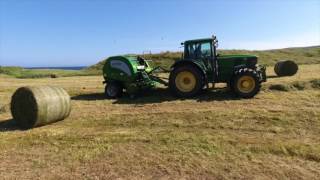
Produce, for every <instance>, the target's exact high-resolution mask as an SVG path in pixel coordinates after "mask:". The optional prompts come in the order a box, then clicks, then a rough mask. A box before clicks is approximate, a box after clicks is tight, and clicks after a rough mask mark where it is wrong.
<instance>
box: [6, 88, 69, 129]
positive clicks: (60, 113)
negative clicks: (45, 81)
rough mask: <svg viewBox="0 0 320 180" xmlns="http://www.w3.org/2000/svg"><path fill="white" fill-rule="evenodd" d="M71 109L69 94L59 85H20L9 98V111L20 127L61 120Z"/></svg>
mask: <svg viewBox="0 0 320 180" xmlns="http://www.w3.org/2000/svg"><path fill="white" fill-rule="evenodd" d="M70 111H71V102H70V96H69V95H68V93H67V92H66V91H65V90H64V89H63V88H59V87H52V86H30V87H21V88H19V89H18V90H16V92H15V93H14V94H13V96H12V99H11V113H12V116H13V119H14V121H16V122H17V124H18V125H19V126H20V127H21V128H26V129H28V128H32V127H38V126H42V125H46V124H50V123H53V122H56V121H59V120H63V119H65V118H66V117H68V116H69V114H70Z"/></svg>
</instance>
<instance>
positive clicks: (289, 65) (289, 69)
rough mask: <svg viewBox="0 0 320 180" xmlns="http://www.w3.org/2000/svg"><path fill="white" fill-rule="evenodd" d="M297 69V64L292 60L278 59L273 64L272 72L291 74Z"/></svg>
mask: <svg viewBox="0 0 320 180" xmlns="http://www.w3.org/2000/svg"><path fill="white" fill-rule="evenodd" d="M297 71H298V65H297V64H296V63H295V62H294V61H290V60H286V61H279V62H277V64H276V65H275V66H274V72H275V73H276V74H277V76H293V75H295V74H296V73H297Z"/></svg>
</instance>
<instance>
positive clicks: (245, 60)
mask: <svg viewBox="0 0 320 180" xmlns="http://www.w3.org/2000/svg"><path fill="white" fill-rule="evenodd" d="M217 59H218V61H234V64H235V65H240V64H245V65H247V66H249V67H252V66H255V65H256V64H257V62H258V57H257V56H254V55H218V56H217Z"/></svg>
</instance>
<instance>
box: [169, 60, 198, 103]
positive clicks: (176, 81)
mask: <svg viewBox="0 0 320 180" xmlns="http://www.w3.org/2000/svg"><path fill="white" fill-rule="evenodd" d="M202 86H203V75H202V73H201V72H200V71H199V70H198V69H197V68H196V67H194V66H191V65H186V66H178V67H177V68H174V69H173V71H171V73H170V77H169V88H170V90H171V92H172V93H173V94H174V95H176V96H178V97H182V98H187V97H192V96H194V95H196V94H197V93H199V92H200V90H201V89H202Z"/></svg>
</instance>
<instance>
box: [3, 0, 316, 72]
mask: <svg viewBox="0 0 320 180" xmlns="http://www.w3.org/2000/svg"><path fill="white" fill-rule="evenodd" d="M213 33H215V34H216V35H217V36H218V38H219V48H221V49H275V48H284V47H297V46H312V45H319V44H320V1H319V0H304V1H302V0H290V1H289V0H282V1H280V0H268V1H262V0H237V1H236V0H224V1H223V0H221V1H214V0H199V1H194V0H184V1H182V0H176V1H174V0H161V1H160V0H145V1H143V0H135V1H133V0H117V1H107V0H55V1H51V0H50V1H49V0H47V1H46V0H0V65H18V66H27V67H30V66H78V65H91V64H94V63H96V62H98V61H99V60H102V59H104V58H105V57H107V56H111V55H118V54H126V53H142V52H143V51H151V52H161V51H166V50H170V51H178V50H182V49H181V48H180V42H182V41H184V40H187V39H194V38H204V37H210V36H211V35H212V34H213Z"/></svg>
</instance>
